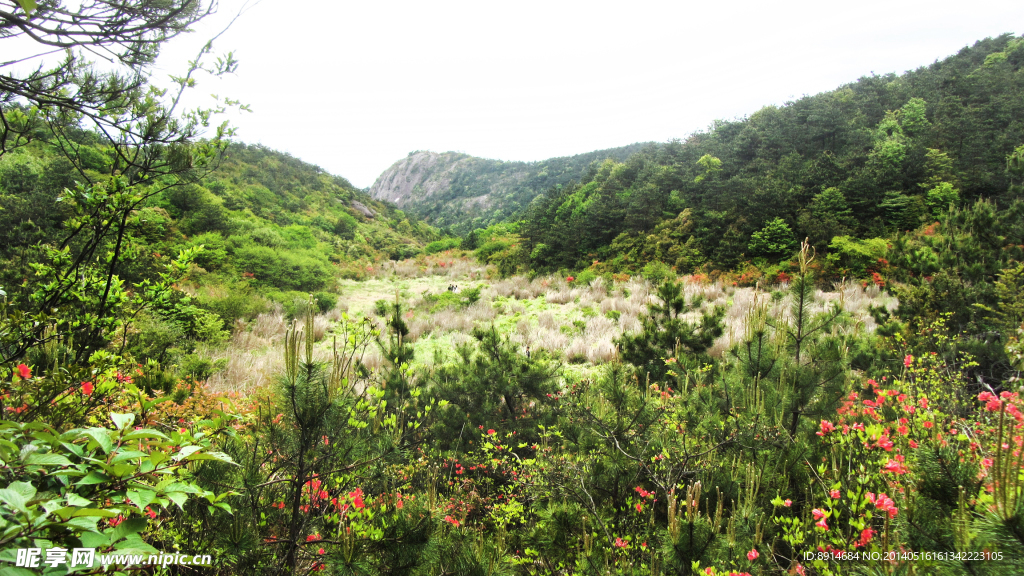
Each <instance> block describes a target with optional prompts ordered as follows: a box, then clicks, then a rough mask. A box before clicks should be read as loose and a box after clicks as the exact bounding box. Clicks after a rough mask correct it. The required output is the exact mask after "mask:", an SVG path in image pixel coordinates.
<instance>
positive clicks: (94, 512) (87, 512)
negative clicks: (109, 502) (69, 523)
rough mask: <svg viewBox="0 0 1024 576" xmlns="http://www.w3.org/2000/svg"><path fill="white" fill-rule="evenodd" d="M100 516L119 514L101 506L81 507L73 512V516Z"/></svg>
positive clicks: (116, 515) (107, 516)
mask: <svg viewBox="0 0 1024 576" xmlns="http://www.w3.org/2000/svg"><path fill="white" fill-rule="evenodd" d="M90 516H98V517H100V518H116V517H118V516H119V514H118V513H117V512H114V511H112V510H103V509H101V508H79V509H78V510H75V511H74V512H72V513H71V517H72V518H79V517H90Z"/></svg>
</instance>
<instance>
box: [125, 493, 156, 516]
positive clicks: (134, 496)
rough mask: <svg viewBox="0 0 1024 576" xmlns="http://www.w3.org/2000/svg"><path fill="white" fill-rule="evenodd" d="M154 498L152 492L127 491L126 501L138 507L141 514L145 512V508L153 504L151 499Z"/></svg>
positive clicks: (154, 495) (154, 494)
mask: <svg viewBox="0 0 1024 576" xmlns="http://www.w3.org/2000/svg"><path fill="white" fill-rule="evenodd" d="M155 497H156V492H154V491H152V490H143V489H139V490H129V491H128V499H129V500H131V501H132V503H133V504H135V505H136V506H138V507H139V510H141V511H142V512H145V511H146V506H149V505H150V504H151V503H152V502H153V498H155Z"/></svg>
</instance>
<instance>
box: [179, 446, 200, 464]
mask: <svg viewBox="0 0 1024 576" xmlns="http://www.w3.org/2000/svg"><path fill="white" fill-rule="evenodd" d="M202 449H203V447H202V446H196V445H194V444H193V445H192V446H185V447H184V448H182V449H181V450H180V451H179V452H178V453H177V454H175V455H174V460H175V461H180V460H182V459H184V458H188V457H189V456H191V455H192V454H195V453H196V452H198V451H200V450H202Z"/></svg>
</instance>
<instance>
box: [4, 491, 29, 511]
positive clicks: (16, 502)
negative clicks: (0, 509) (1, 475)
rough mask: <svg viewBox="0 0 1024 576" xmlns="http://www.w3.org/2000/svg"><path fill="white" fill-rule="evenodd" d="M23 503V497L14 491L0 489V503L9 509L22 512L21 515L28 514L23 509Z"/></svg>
mask: <svg viewBox="0 0 1024 576" xmlns="http://www.w3.org/2000/svg"><path fill="white" fill-rule="evenodd" d="M25 501H26V500H25V497H24V496H22V495H21V494H19V493H18V492H17V491H15V490H11V489H8V488H3V489H0V502H3V503H4V504H7V505H8V506H10V507H11V508H14V509H15V510H17V511H19V512H22V513H23V514H28V509H27V508H25Z"/></svg>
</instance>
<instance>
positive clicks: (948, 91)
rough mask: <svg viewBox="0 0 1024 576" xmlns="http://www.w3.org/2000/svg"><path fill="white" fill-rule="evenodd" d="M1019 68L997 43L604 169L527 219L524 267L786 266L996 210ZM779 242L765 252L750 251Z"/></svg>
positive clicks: (1022, 103) (1013, 143)
mask: <svg viewBox="0 0 1024 576" xmlns="http://www.w3.org/2000/svg"><path fill="white" fill-rule="evenodd" d="M1022 66H1024V42H1021V40H1019V39H1015V38H1014V37H1013V36H1012V35H1004V36H1000V37H999V38H994V39H987V40H984V41H980V42H978V43H976V44H975V45H974V46H972V47H970V48H964V49H963V50H961V51H960V52H959V53H958V54H956V55H955V56H952V57H949V58H946V59H944V60H942V61H939V62H936V63H934V64H932V65H930V66H926V67H922V68H920V69H917V70H914V71H912V72H908V73H906V74H903V75H900V76H897V75H894V74H889V75H884V76H869V77H864V78H861V79H859V80H857V81H856V82H852V83H850V84H848V85H845V86H842V87H840V88H839V89H837V90H834V91H832V92H826V93H822V94H818V95H815V96H808V97H804V98H801V99H799V100H796V101H794V102H790V103H788V104H786V105H784V106H779V107H776V106H769V107H765V108H762V109H761V110H758V111H757V112H755V113H753V114H751V115H750V117H748V118H745V119H742V120H737V121H722V122H717V123H716V124H715V126H714V127H713V128H712V129H711V130H709V131H707V132H701V133H697V134H694V135H692V136H690V137H689V138H687V139H686V140H685V141H679V142H671V143H669V144H668V145H666V146H661V147H658V148H650V149H648V150H645V151H642V152H639V153H637V154H634V155H633V156H631V157H630V158H629V159H627V160H625V161H624V162H614V161H613V162H605V163H604V164H603V165H602V166H601V168H600V170H598V171H597V173H596V174H594V175H593V176H592V177H591V178H588V179H585V180H583V181H581V182H579V183H578V184H576V185H575V186H572V187H566V188H563V189H557V190H551V191H550V192H549V193H548V194H546V195H545V197H544V198H543V200H541V201H539V202H538V203H536V204H535V205H534V206H533V207H532V209H531V212H530V214H529V216H528V217H527V218H526V220H525V222H524V225H523V226H524V227H523V230H524V236H525V237H526V238H527V247H528V250H529V253H530V260H529V262H530V265H531V266H533V267H539V268H543V269H553V268H558V267H572V266H579V265H583V264H589V263H590V262H591V261H592V260H593V259H595V258H597V259H600V260H606V259H608V260H611V259H615V258H625V259H627V260H626V261H628V262H631V263H633V264H641V265H642V264H643V263H644V262H646V261H651V260H661V261H664V262H666V263H667V264H670V265H673V266H676V267H677V269H678V270H679V271H681V272H683V271H692V270H694V269H695V268H697V267H700V266H703V265H710V266H713V267H719V268H731V267H734V266H736V265H738V264H739V263H740V262H742V261H743V260H748V259H750V258H756V257H762V258H767V259H769V260H772V259H774V260H777V259H779V258H783V257H789V256H791V255H792V253H793V251H794V250H795V248H796V241H797V239H803V238H805V237H807V238H810V240H811V243H812V244H813V245H814V246H816V247H818V248H819V250H820V249H825V248H827V246H828V245H829V243H830V242H831V240H832V238H833V237H835V236H844V235H848V236H852V237H856V238H870V237H880V236H887V235H891V234H893V233H895V232H897V231H905V230H912V229H915V228H917V227H918V226H920V225H922V224H925V223H930V222H933V221H935V220H936V219H937V218H938V216H939V215H940V214H941V213H943V212H945V211H946V210H947V209H948V207H949V205H950V204H951V203H952V204H954V205H956V206H964V205H969V204H971V203H973V202H974V201H975V200H978V199H981V198H987V199H991V200H995V201H998V202H1000V203H1005V202H1007V201H1009V200H1010V199H1012V198H1015V197H1016V196H1017V195H1019V191H1016V192H1009V191H1008V190H1009V186H1010V185H1011V183H1015V184H1019V179H1020V177H1019V176H1014V175H1013V174H1012V173H1011V172H1010V171H1008V170H1007V157H1008V156H1010V155H1012V154H1013V153H1014V149H1015V148H1016V147H1017V146H1020V145H1021V144H1022V143H1024V98H1022V97H1021V94H1024V72H1022ZM1014 178H1016V180H1014ZM1011 181H1012V182H1011ZM773 223H774V224H773ZM783 226H784V228H783ZM783 229H785V233H784V235H785V238H783V239H781V240H779V242H781V243H779V242H775V243H774V244H773V243H771V242H770V243H769V244H764V243H757V242H754V241H753V237H754V235H755V233H759V232H761V231H764V232H766V233H767V232H771V230H783ZM652 232H654V233H655V236H656V237H657V238H658V240H657V241H656V244H657V245H656V246H655V245H654V243H655V241H654V240H649V237H650V235H651V233H652Z"/></svg>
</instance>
